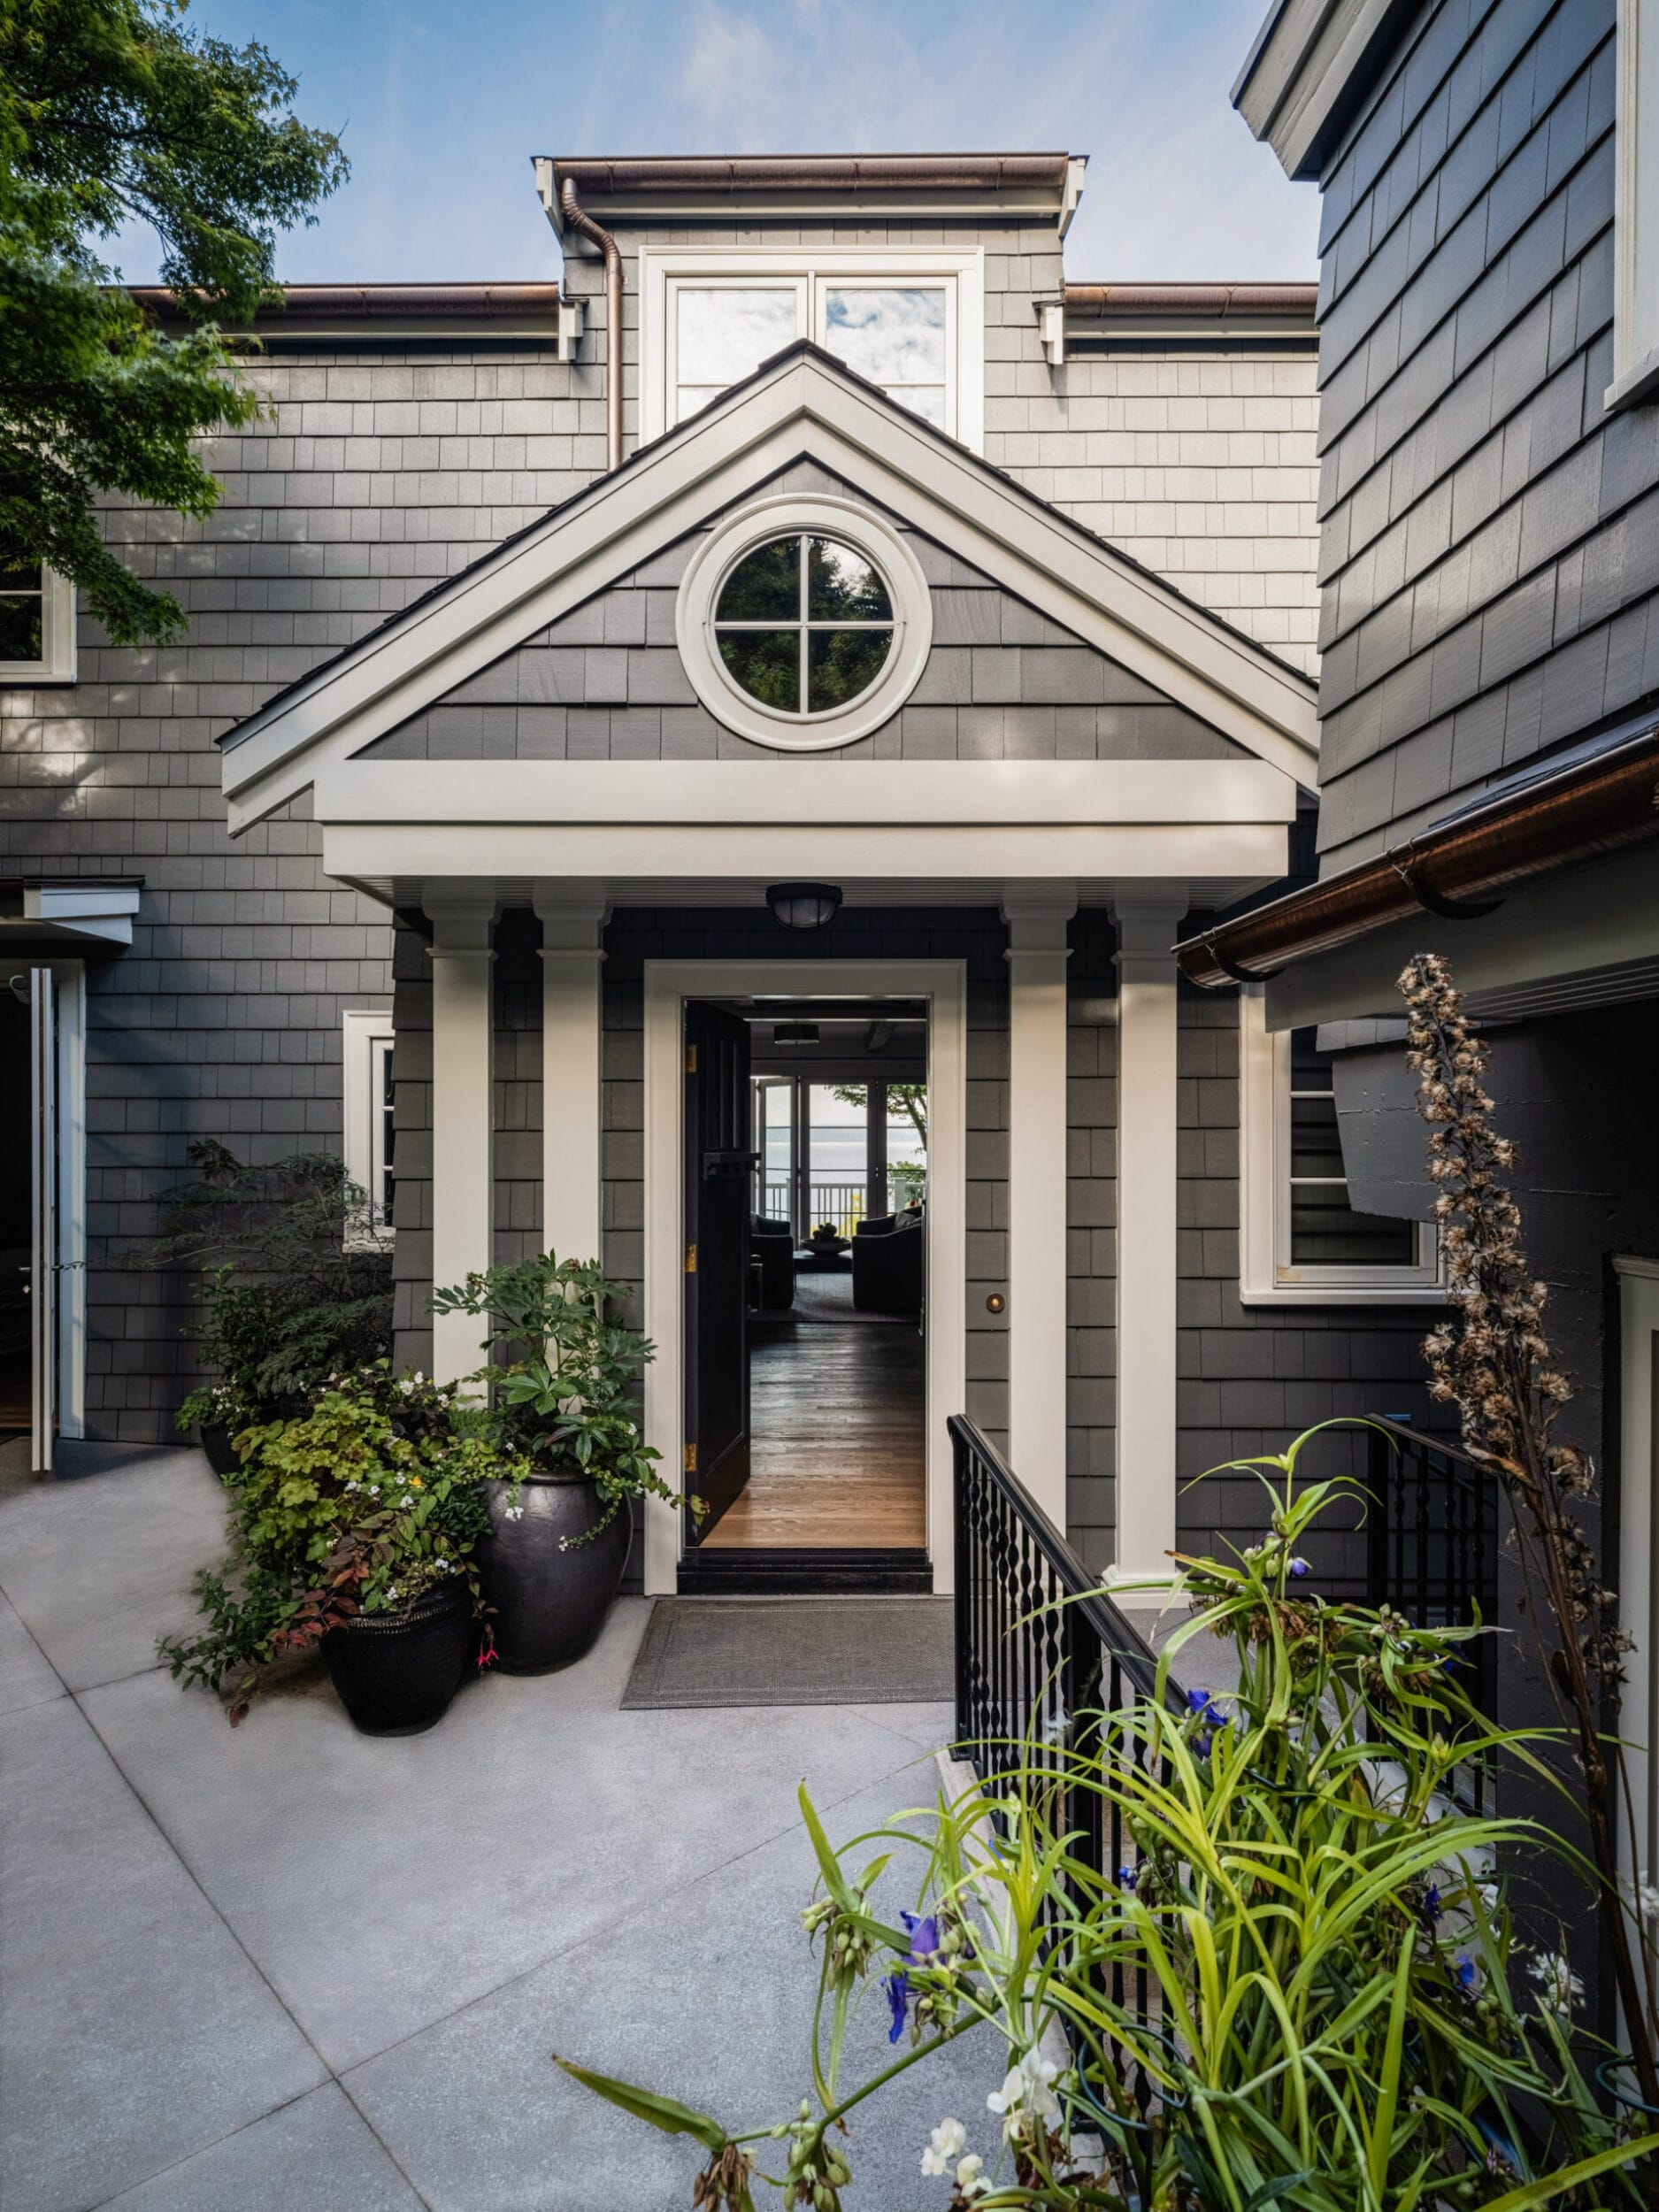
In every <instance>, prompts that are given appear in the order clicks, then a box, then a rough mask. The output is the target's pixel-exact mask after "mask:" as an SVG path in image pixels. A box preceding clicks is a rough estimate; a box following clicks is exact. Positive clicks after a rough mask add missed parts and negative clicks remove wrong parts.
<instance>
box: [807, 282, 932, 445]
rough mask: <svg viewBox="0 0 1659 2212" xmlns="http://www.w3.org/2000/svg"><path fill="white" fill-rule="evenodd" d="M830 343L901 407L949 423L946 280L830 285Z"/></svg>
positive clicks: (827, 293)
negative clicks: (947, 411)
mask: <svg viewBox="0 0 1659 2212" xmlns="http://www.w3.org/2000/svg"><path fill="white" fill-rule="evenodd" d="M824 344H825V346H826V349H827V350H828V351H829V352H831V353H833V354H835V355H836V356H838V357H839V358H840V359H841V360H843V361H844V362H845V363H846V364H847V365H848V367H849V369H851V370H853V371H854V372H855V373H856V374H857V375H859V376H862V377H864V378H867V379H868V380H869V381H870V382H871V383H872V384H879V386H880V387H881V388H882V390H883V391H884V392H886V393H887V396H888V397H889V398H891V399H895V400H897V401H898V403H899V404H900V405H901V406H902V407H909V408H910V409H911V410H912V411H913V412H915V413H916V414H918V415H920V416H922V417H923V419H925V420H926V421H928V422H931V423H933V424H936V425H937V426H938V427H939V428H940V429H941V430H943V429H945V428H946V427H947V424H946V419H945V418H946V406H945V398H946V373H945V290H944V287H943V286H942V285H936V284H926V285H923V284H911V285H829V286H826V288H825V292H824Z"/></svg>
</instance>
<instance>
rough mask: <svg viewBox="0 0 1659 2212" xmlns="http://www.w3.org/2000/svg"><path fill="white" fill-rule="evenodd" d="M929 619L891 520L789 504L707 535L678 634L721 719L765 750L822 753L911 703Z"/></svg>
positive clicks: (916, 568) (729, 521) (818, 504)
mask: <svg viewBox="0 0 1659 2212" xmlns="http://www.w3.org/2000/svg"><path fill="white" fill-rule="evenodd" d="M932 617H933V609H932V604H931V601H930V599H929V595H928V590H927V584H926V579H925V578H924V576H923V573H922V570H921V565H920V563H919V561H918V558H917V556H916V553H915V551H914V549H912V548H911V547H910V545H908V544H907V543H906V542H905V541H904V539H903V538H902V535H901V534H900V533H899V532H898V531H896V530H895V529H894V528H893V527H892V526H890V525H889V524H888V523H887V520H886V518H884V517H879V516H877V515H874V514H872V513H871V511H869V510H868V509H867V508H863V507H858V506H856V505H855V504H854V503H853V502H851V501H850V500H840V499H832V498H827V497H817V498H802V497H799V496H791V495H780V496H778V497H775V498H770V499H764V500H761V501H759V502H757V503H756V504H755V505H754V506H752V507H749V508H747V509H745V510H743V511H741V513H738V514H734V515H731V516H728V517H727V518H726V519H725V520H724V521H722V522H721V523H719V524H718V525H717V526H715V528H714V529H713V530H712V531H711V532H710V534H709V535H708V537H707V538H706V539H705V540H704V541H703V545H702V547H701V548H700V549H698V551H697V553H696V554H695V557H694V558H693V560H692V562H691V564H690V565H689V567H688V568H687V571H686V575H685V580H684V581H683V583H682V584H681V586H680V598H679V601H678V603H677V605H676V609H675V630H676V634H677V636H678V638H679V641H680V657H681V659H682V660H683V661H684V663H685V666H686V671H687V674H688V675H689V677H690V679H691V681H692V684H693V687H694V688H695V691H696V694H697V696H698V697H699V698H700V699H701V700H702V702H703V705H704V706H705V707H707V708H708V710H709V711H710V713H711V714H712V715H713V716H714V717H715V718H716V719H717V720H718V721H719V722H720V723H722V724H723V725H724V726H726V728H727V729H729V730H733V731H735V732H736V733H737V734H738V735H739V736H741V737H747V738H750V739H752V740H754V741H756V742H757V743H758V744H762V745H770V746H773V747H775V748H778V749H780V750H783V751H818V750H822V749H824V748H826V747H827V746H832V745H847V744H850V743H851V742H852V741H854V740H855V739H856V738H860V737H864V736H865V735H867V734H868V733H870V732H871V731H872V730H873V729H876V728H877V727H879V725H880V724H882V723H883V722H885V721H887V718H889V717H890V716H892V715H894V714H895V713H896V712H897V711H898V710H899V708H900V707H902V705H903V703H904V701H905V700H906V699H907V698H908V697H909V695H910V692H911V691H912V690H913V689H914V688H915V687H916V683H917V680H918V678H919V677H920V674H921V672H922V668H923V666H924V664H926V658H927V653H928V649H929V647H930V645H931V643H932V641H933V618H932Z"/></svg>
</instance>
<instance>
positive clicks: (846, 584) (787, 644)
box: [714, 532, 893, 715]
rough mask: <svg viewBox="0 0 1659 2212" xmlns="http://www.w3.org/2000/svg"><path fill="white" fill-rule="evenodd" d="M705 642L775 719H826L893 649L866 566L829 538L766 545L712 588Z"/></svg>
mask: <svg viewBox="0 0 1659 2212" xmlns="http://www.w3.org/2000/svg"><path fill="white" fill-rule="evenodd" d="M714 635H715V642H716V644H717V645H718V648H719V654H720V660H721V663H722V664H723V665H724V667H725V669H726V673H727V674H728V675H729V676H730V677H731V679H732V680H733V683H734V684H736V685H737V687H738V688H739V689H740V690H741V691H746V692H747V693H748V694H749V697H750V698H751V699H758V700H759V701H760V703H761V704H762V705H763V706H767V707H771V708H772V709H774V710H776V711H777V712H779V713H781V714H800V715H811V714H833V713H835V712H838V711H839V710H840V709H841V708H842V707H846V706H849V705H850V704H851V703H852V702H853V701H854V700H855V699H860V698H862V697H863V696H864V693H865V692H866V691H868V690H869V688H870V687H871V686H872V684H873V683H874V682H875V681H876V680H877V679H878V678H879V675H880V673H881V672H882V670H883V669H884V668H885V667H886V666H887V661H888V658H889V657H890V656H891V654H892V651H893V602H892V599H891V598H890V596H889V595H888V592H887V585H886V584H885V583H884V582H883V580H882V578H881V575H880V572H879V570H878V569H877V568H876V567H875V565H873V563H872V562H870V561H867V560H866V559H865V558H864V555H863V554H862V553H856V552H855V551H854V550H853V549H852V547H851V546H849V545H843V544H841V542H840V541H838V540H836V539H834V538H821V537H811V536H809V535H807V534H806V533H805V532H803V533H802V534H801V535H800V536H798V537H795V536H791V537H787V538H774V539H772V542H771V543H770V544H769V545H760V546H757V547H756V549H755V550H754V551H753V552H752V553H746V554H744V556H743V557H742V558H741V560H740V561H739V562H737V564H736V565H735V566H734V567H733V570H732V572H731V573H730V575H729V576H727V578H726V581H725V583H724V584H723V585H722V586H721V587H720V591H719V595H718V598H717V599H716V601H715V608H714Z"/></svg>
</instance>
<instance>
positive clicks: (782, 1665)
mask: <svg viewBox="0 0 1659 2212" xmlns="http://www.w3.org/2000/svg"><path fill="white" fill-rule="evenodd" d="M954 1613H955V1606H954V1604H953V1602H952V1601H951V1600H950V1599H949V1598H931V1597H928V1598H923V1597H891V1598H658V1599H657V1603H656V1604H655V1605H654V1606H653V1607H652V1609H651V1617H650V1619H649V1621H648V1622H647V1624H646V1628H645V1638H644V1641H643V1642H642V1643H641V1646H640V1655H639V1657H638V1658H637V1659H636V1660H635V1661H634V1671H633V1673H632V1674H631V1675H630V1676H629V1677H628V1686H627V1687H626V1690H624V1692H623V1693H622V1705H623V1709H624V1711H625V1712H644V1711H650V1710H655V1709H660V1708H662V1707H665V1706H685V1707H709V1706H717V1705H942V1704H948V1703H949V1702H950V1701H952V1700H953V1699H954V1698H955V1696H956V1664H955V1638H954V1631H953V1616H954Z"/></svg>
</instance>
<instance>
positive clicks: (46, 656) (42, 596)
mask: <svg viewBox="0 0 1659 2212" xmlns="http://www.w3.org/2000/svg"><path fill="white" fill-rule="evenodd" d="M74 674H75V594H74V587H73V585H72V584H70V583H68V582H67V581H66V580H65V579H64V578H63V577H61V576H55V575H54V574H53V573H52V572H51V570H50V569H49V568H42V565H41V564H40V563H39V562H38V561H31V560H27V559H25V558H24V557H23V556H22V554H21V553H20V552H19V551H18V550H17V549H14V548H11V547H8V546H7V545H6V543H5V541H4V539H0V684H27V683H48V684H50V683H58V684H62V683H73V680H74Z"/></svg>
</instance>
